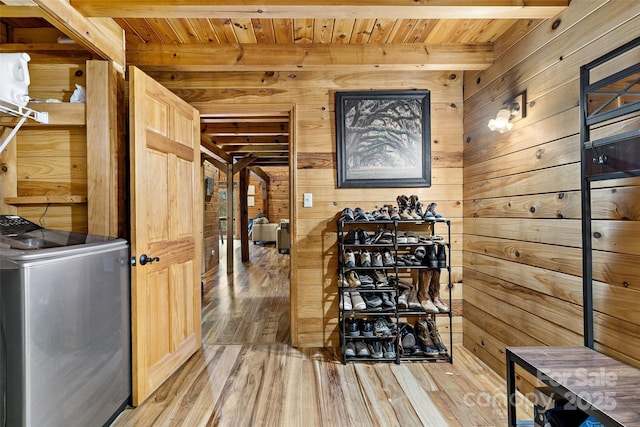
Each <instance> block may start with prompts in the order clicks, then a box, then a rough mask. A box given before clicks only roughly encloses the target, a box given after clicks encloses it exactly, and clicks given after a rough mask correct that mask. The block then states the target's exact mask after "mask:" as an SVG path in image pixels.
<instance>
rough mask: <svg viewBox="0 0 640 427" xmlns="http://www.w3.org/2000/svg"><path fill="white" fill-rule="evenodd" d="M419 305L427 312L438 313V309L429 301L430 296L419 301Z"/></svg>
mask: <svg viewBox="0 0 640 427" xmlns="http://www.w3.org/2000/svg"><path fill="white" fill-rule="evenodd" d="M420 307H422V309H423V310H424V311H426V312H427V313H440V309H439V308H438V306H437V305H436V304H435V303H434V302H433V301H431V298H428V299H425V300H422V301H420Z"/></svg>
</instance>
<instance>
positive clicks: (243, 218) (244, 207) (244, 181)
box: [238, 168, 249, 262]
mask: <svg viewBox="0 0 640 427" xmlns="http://www.w3.org/2000/svg"><path fill="white" fill-rule="evenodd" d="M248 190H249V169H248V168H243V169H242V170H241V171H240V188H239V191H238V192H239V193H240V196H239V197H240V200H239V202H240V247H241V253H242V262H247V261H249V206H248V203H247V193H248Z"/></svg>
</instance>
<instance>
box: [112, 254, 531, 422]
mask: <svg viewBox="0 0 640 427" xmlns="http://www.w3.org/2000/svg"><path fill="white" fill-rule="evenodd" d="M239 250H240V247H239V244H236V245H235V251H236V252H238V254H239ZM250 250H251V259H252V262H251V263H241V262H239V256H238V257H234V259H235V260H236V261H235V265H234V273H233V274H232V275H231V276H229V275H227V272H226V271H225V269H224V264H225V263H224V262H222V263H221V268H220V270H219V271H218V272H217V273H216V274H215V275H212V276H210V277H208V278H207V280H206V283H205V287H204V296H203V300H202V304H203V310H202V315H203V318H202V320H203V322H202V330H203V342H204V345H203V347H202V349H200V350H199V351H198V352H196V354H195V355H194V356H193V357H191V358H190V359H189V360H188V361H187V363H186V364H185V365H184V366H183V367H182V368H181V369H180V370H179V371H178V372H176V373H175V374H174V375H173V376H172V377H170V378H169V379H168V380H167V381H165V383H164V384H163V385H161V386H160V388H159V389H158V390H157V391H156V392H155V393H154V394H153V395H152V397H151V398H150V399H148V400H147V401H146V402H145V403H143V404H142V405H140V406H138V407H137V408H135V409H134V408H127V409H126V410H125V411H124V412H123V413H122V414H121V415H120V416H119V417H118V419H116V421H115V422H114V423H113V424H112V426H113V427H123V426H140V425H153V426H186V425H189V426H209V425H233V426H250V425H269V426H299V425H306V426H323V425H325V426H326V425H331V426H353V425H363V426H364V425H433V426H444V425H450V426H465V427H466V426H471V425H503V424H504V423H505V422H506V407H505V402H503V399H502V397H503V396H504V382H503V380H502V379H501V378H500V376H499V375H497V374H495V373H494V372H493V371H492V370H491V369H490V368H489V367H488V366H487V365H484V364H482V363H480V362H479V361H478V359H477V358H476V357H475V356H473V355H472V354H471V353H469V352H468V351H467V350H466V349H464V348H462V347H460V346H459V345H456V346H455V348H454V350H453V351H454V353H453V354H454V355H455V359H456V362H455V363H454V364H453V365H450V364H447V363H428V362H415V363H405V364H402V365H394V364H387V363H381V364H367V363H360V364H349V365H343V364H342V363H341V356H340V351H339V349H337V348H332V347H326V348H316V347H308V348H293V347H291V346H289V345H288V342H289V340H290V338H291V337H290V333H289V315H288V312H289V267H288V266H289V256H288V255H284V254H279V253H277V251H276V250H275V248H273V247H272V246H260V245H256V246H254V245H250ZM222 251H223V252H224V249H223V250H222ZM300 326H303V325H300ZM487 398H489V400H488V402H489V403H488V404H485V403H486V402H487ZM483 399H484V400H483ZM519 402H520V403H521V404H520V409H521V412H520V416H521V418H525V419H531V417H532V414H531V410H532V407H531V405H530V403H529V402H528V401H526V400H523V399H521V400H520V401H519Z"/></svg>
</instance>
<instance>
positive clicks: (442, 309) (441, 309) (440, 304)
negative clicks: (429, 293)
mask: <svg viewBox="0 0 640 427" xmlns="http://www.w3.org/2000/svg"><path fill="white" fill-rule="evenodd" d="M433 305H435V307H436V308H437V309H438V312H439V313H448V312H449V307H448V306H447V304H445V303H444V301H442V300H441V299H435V300H433Z"/></svg>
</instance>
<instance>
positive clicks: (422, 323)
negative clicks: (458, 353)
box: [415, 320, 440, 356]
mask: <svg viewBox="0 0 640 427" xmlns="http://www.w3.org/2000/svg"><path fill="white" fill-rule="evenodd" d="M415 331H416V337H417V338H418V344H419V345H420V346H421V347H422V352H423V354H424V355H425V356H438V355H440V352H439V351H438V349H437V348H436V346H435V345H434V344H433V341H432V340H431V335H430V334H429V324H428V323H427V321H426V320H418V321H417V322H416V328H415Z"/></svg>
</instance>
